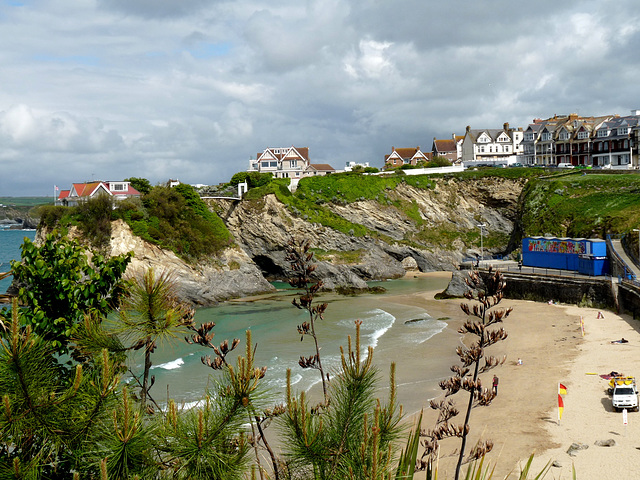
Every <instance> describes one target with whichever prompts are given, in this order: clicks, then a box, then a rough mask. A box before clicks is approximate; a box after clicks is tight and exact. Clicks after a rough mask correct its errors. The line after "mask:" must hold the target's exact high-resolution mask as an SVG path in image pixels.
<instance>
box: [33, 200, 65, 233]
mask: <svg viewBox="0 0 640 480" xmlns="http://www.w3.org/2000/svg"><path fill="white" fill-rule="evenodd" d="M66 213H67V208H66V207H61V206H53V205H42V206H41V207H38V215H39V216H40V225H41V226H43V227H46V228H55V226H56V225H58V223H59V222H60V220H61V219H62V217H64V215H65V214H66Z"/></svg>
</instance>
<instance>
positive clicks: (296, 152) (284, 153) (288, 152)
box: [256, 146, 309, 161]
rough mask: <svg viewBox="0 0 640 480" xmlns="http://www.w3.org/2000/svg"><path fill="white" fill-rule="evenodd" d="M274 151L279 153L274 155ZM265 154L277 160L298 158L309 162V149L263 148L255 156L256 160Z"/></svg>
mask: <svg viewBox="0 0 640 480" xmlns="http://www.w3.org/2000/svg"><path fill="white" fill-rule="evenodd" d="M275 150H280V153H275ZM267 153H268V154H269V156H271V157H274V158H277V159H278V160H283V159H285V158H293V157H300V158H304V159H305V160H306V161H309V147H293V146H291V147H269V148H265V149H264V150H263V151H262V152H258V153H257V154H256V159H260V157H262V156H263V155H265V154H267ZM292 154H293V155H292Z"/></svg>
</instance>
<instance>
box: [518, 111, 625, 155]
mask: <svg viewBox="0 0 640 480" xmlns="http://www.w3.org/2000/svg"><path fill="white" fill-rule="evenodd" d="M611 118H613V116H612V115H607V116H600V117H580V116H579V115H577V114H575V113H572V114H570V115H554V116H553V117H551V118H548V119H546V120H542V119H534V121H533V123H532V124H529V126H528V127H527V128H526V129H525V130H524V139H523V142H522V143H523V149H524V155H523V163H524V164H525V165H543V166H555V165H558V164H559V163H570V164H572V165H576V166H577V165H592V156H591V155H592V152H593V139H594V137H595V131H596V130H597V129H598V128H599V127H600V125H602V124H603V122H606V121H608V120H609V119H611Z"/></svg>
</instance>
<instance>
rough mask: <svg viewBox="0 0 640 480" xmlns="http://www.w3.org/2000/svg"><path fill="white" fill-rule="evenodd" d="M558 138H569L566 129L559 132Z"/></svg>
mask: <svg viewBox="0 0 640 480" xmlns="http://www.w3.org/2000/svg"><path fill="white" fill-rule="evenodd" d="M559 139H560V140H569V132H567V131H564V132H562V133H561V134H560V136H559Z"/></svg>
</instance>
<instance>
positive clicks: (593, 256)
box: [522, 237, 609, 276]
mask: <svg viewBox="0 0 640 480" xmlns="http://www.w3.org/2000/svg"><path fill="white" fill-rule="evenodd" d="M522 264H523V265H525V266H527V267H540V268H557V269H560V270H574V271H576V272H579V273H582V274H585V275H595V276H599V275H606V274H607V273H608V272H609V262H608V260H607V243H606V242H605V241H604V240H600V239H598V238H595V239H585V238H575V239H574V238H556V237H526V238H524V239H523V240H522Z"/></svg>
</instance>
